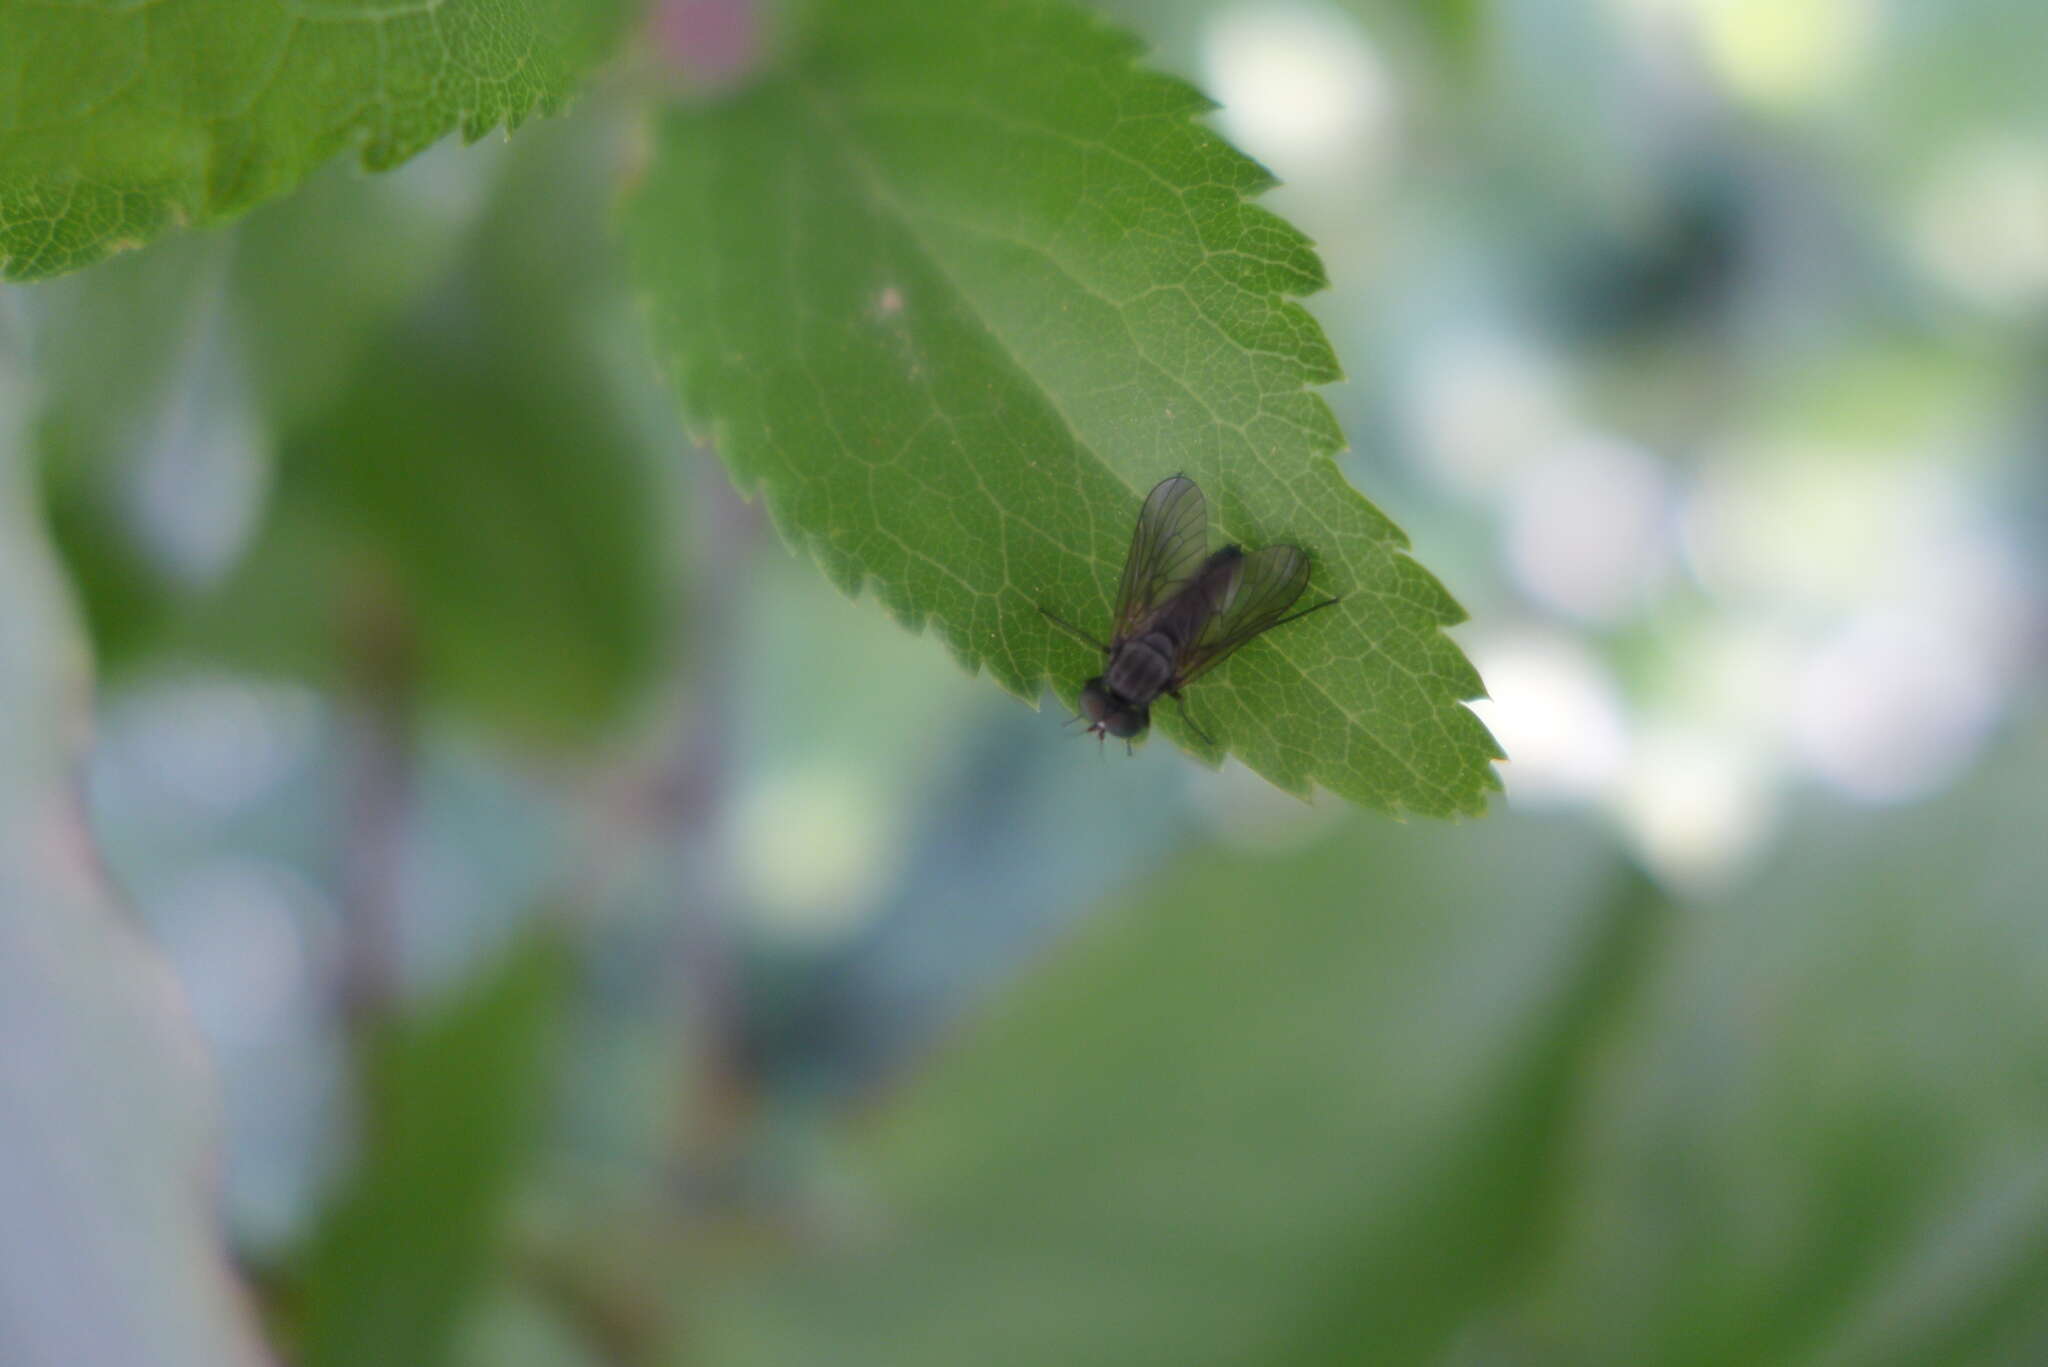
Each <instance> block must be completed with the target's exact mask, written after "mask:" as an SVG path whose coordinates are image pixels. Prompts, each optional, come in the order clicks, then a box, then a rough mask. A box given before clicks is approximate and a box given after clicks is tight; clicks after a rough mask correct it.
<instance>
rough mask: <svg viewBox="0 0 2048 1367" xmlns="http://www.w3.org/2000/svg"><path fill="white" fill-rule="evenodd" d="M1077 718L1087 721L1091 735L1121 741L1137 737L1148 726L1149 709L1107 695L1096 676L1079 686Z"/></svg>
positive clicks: (1104, 687) (1150, 719)
mask: <svg viewBox="0 0 2048 1367" xmlns="http://www.w3.org/2000/svg"><path fill="white" fill-rule="evenodd" d="M1081 715H1082V717H1084V718H1085V719H1086V720H1087V722H1088V730H1089V732H1090V733H1091V734H1093V735H1097V736H1104V737H1107V736H1115V737H1116V738H1117V739H1118V740H1124V741H1127V740H1130V739H1131V738H1132V737H1133V736H1136V735H1139V734H1141V733H1142V732H1143V731H1144V730H1145V728H1146V727H1147V726H1150V725H1151V724H1152V709H1151V708H1149V707H1147V706H1146V705H1145V704H1143V703H1137V702H1128V701H1126V700H1124V699H1123V698H1119V697H1118V696H1117V695H1116V694H1114V693H1112V692H1110V691H1109V688H1108V686H1107V685H1105V684H1104V683H1103V682H1102V679H1101V676H1099V675H1098V676H1097V677H1095V678H1093V679H1090V680H1089V681H1088V682H1087V683H1085V684H1082V685H1081Z"/></svg>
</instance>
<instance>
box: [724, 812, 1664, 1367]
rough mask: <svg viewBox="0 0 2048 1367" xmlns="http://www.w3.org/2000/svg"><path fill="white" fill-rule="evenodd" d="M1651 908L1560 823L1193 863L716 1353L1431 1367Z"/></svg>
mask: <svg viewBox="0 0 2048 1367" xmlns="http://www.w3.org/2000/svg"><path fill="white" fill-rule="evenodd" d="M1276 889H1285V890H1286V891H1285V894H1284V895H1277V894H1276ZM1656 906H1657V904H1656V900H1655V899H1654V898H1652V897H1649V896H1648V895H1646V893H1645V892H1644V890H1643V889H1642V887H1641V886H1640V884H1639V883H1637V882H1635V881H1634V880H1633V879H1632V877H1630V876H1627V875H1624V874H1623V873H1622V871H1621V867H1620V865H1619V863H1618V861H1617V860H1616V859H1615V857H1614V856H1613V854H1612V853H1611V852H1610V851H1609V850H1608V849H1607V848H1606V847H1604V846H1603V845H1601V844H1600V843H1598V842H1596V841H1593V840H1591V839H1589V838H1588V837H1587V836H1586V835H1585V834H1584V833H1583V831H1582V830H1581V829H1579V828H1576V827H1573V826H1569V825H1566V824H1563V823H1559V822H1554V821H1553V822H1536V821H1526V820H1512V821H1501V822H1498V823H1489V824H1488V825H1486V826H1483V827H1479V828H1476V829H1473V830H1469V831H1445V830H1413V829H1401V828H1391V827H1388V826H1386V825H1384V824H1374V823H1366V822H1364V821H1360V820H1353V821H1351V822H1348V823H1347V824H1345V825H1343V826H1342V827H1341V828H1340V829H1339V830H1338V832H1336V833H1335V834H1333V835H1332V836H1330V837H1328V838H1326V839H1325V840H1323V841H1322V842H1321V843H1319V844H1318V845H1316V846H1315V847H1314V848H1312V849H1310V850H1308V851H1306V852H1304V853H1301V854H1299V855H1286V856H1270V855H1220V854H1210V855H1204V856H1200V857H1198V858H1196V859H1195V860H1194V861H1193V862H1192V864H1191V865H1190V866H1188V867H1186V868H1183V869H1180V870H1178V871H1176V872H1175V873H1174V874H1172V875H1171V876H1170V877H1167V878H1165V879H1163V880H1160V881H1159V882H1158V883H1157V885H1156V886H1153V887H1151V888H1149V889H1148V890H1147V891H1146V892H1145V893H1144V894H1143V895H1142V896H1141V897H1140V899H1139V900H1138V902H1137V903H1136V904H1135V905H1133V906H1131V907H1128V908H1127V909H1125V910H1123V911H1120V912H1115V913H1112V914H1111V917H1110V919H1109V921H1108V922H1107V923H1106V924H1099V925H1098V926H1096V927H1095V928H1094V929H1093V930H1092V931H1090V932H1088V933H1087V934H1086V936H1085V938H1084V940H1083V942H1082V943H1079V944H1076V945H1074V946H1072V947H1071V948H1069V949H1068V950H1067V951H1066V952H1065V953H1064V954H1062V955H1061V956H1060V957H1059V959H1058V960H1057V961H1056V962H1054V963H1053V964H1051V965H1050V966H1049V967H1048V968H1047V969H1046V970H1045V971H1044V972H1043V974H1042V975H1041V976H1039V977H1038V978H1036V979H1035V980H1033V981H1031V982H1029V983H1027V984H1026V985H1024V987H1023V988H1022V989H1021V990H1020V991H1018V992H1016V993H1015V994H1014V995H1012V996H1011V997H1010V998H1009V999H1008V1000H1007V1001H1005V1002H1003V1003H1001V1004H1000V1005H999V1006H998V1007H997V1009H996V1011H995V1013H994V1017H993V1019H991V1020H989V1021H987V1022H985V1023H984V1024H982V1025H981V1026H980V1027H979V1028H978V1029H976V1030H974V1031H973V1032H972V1033H971V1034H970V1036H969V1037H968V1038H967V1039H965V1040H964V1041H961V1042H959V1043H958V1044H956V1045H954V1046H953V1047H952V1048H951V1049H949V1050H948V1051H947V1053H946V1056H945V1057H944V1058H943V1059H942V1060H941V1061H940V1062H939V1064H938V1065H937V1067H936V1069H935V1071H934V1072H933V1073H932V1074H931V1075H930V1076H928V1077H926V1078H924V1079H922V1080H920V1081H919V1083H918V1084H917V1085H916V1087H915V1090H914V1092H913V1093H912V1094H911V1095H910V1096H909V1097H908V1098H907V1099H906V1101H905V1102H904V1103H903V1106H902V1109H901V1110H900V1112H898V1113H896V1114H892V1115H891V1116H889V1117H888V1118H887V1119H886V1121H885V1122H884V1123H883V1125H882V1129H881V1132H880V1134H879V1135H877V1136H876V1139H875V1168H876V1170H877V1173H878V1176H877V1186H878V1188H879V1191H878V1192H877V1197H878V1199H879V1200H880V1201H881V1202H882V1203H883V1204H882V1208H881V1210H880V1211H879V1212H878V1214H877V1219H876V1227H875V1228H873V1229H871V1230H868V1231H865V1233H864V1234H863V1235H858V1236H855V1237H852V1238H850V1239H848V1240H847V1243H846V1246H845V1247H844V1248H843V1249H842V1250H841V1251H840V1255H839V1256H838V1257H836V1258H834V1257H825V1258H817V1259H812V1260H810V1261H809V1262H807V1263H806V1264H805V1265H804V1266H802V1267H801V1268H799V1269H798V1270H797V1271H796V1272H795V1273H793V1274H792V1275H790V1276H789V1277H788V1278H787V1281H786V1283H783V1284H779V1285H778V1287H777V1288H776V1289H775V1290H773V1291H770V1292H767V1293H764V1294H761V1295H759V1296H758V1297H757V1298H755V1299H753V1300H752V1301H751V1302H750V1303H749V1304H748V1306H747V1310H746V1312H745V1313H743V1314H741V1315H739V1316H737V1317H736V1318H735V1320H733V1321H729V1322H728V1324H727V1325H726V1328H727V1329H728V1330H729V1331H730V1332H729V1335H728V1336H722V1337H721V1338H719V1339H718V1340H717V1341H716V1342H717V1344H718V1351H717V1352H715V1353H713V1354H712V1355H711V1360H712V1361H718V1362H724V1361H735V1362H755V1361H758V1362H763V1363H771V1362H814V1361H832V1362H835V1363H841V1364H859V1363H869V1362H872V1363H888V1364H892V1367H914V1364H920V1363H934V1364H937V1363H956V1362H967V1361H975V1362H980V1361H990V1362H1015V1363H1044V1362H1058V1363H1063V1364H1076V1365H1077V1367H1078V1365H1079V1364H1088V1363H1098V1362H1099V1363H1117V1364H1129V1363H1152V1362H1158V1363H1175V1364H1181V1365H1182V1367H1187V1365H1189V1364H1198V1363H1247V1364H1249V1363H1259V1364H1272V1363H1289V1364H1295V1363H1313V1362H1332V1363H1335V1362H1356V1361H1360V1360H1362V1359H1363V1360H1370V1361H1374V1362H1385V1363H1398V1362H1411V1361H1413V1362H1425V1361H1431V1360H1434V1359H1435V1358H1436V1357H1437V1356H1439V1355H1440V1354H1441V1353H1442V1351H1443V1349H1444V1348H1445V1346H1446V1344H1447V1343H1448V1342H1449V1340H1450V1338H1451V1336H1452V1334H1453V1333H1454V1332H1455V1331H1456V1330H1457V1329H1458V1328H1459V1327H1460V1326H1461V1325H1462V1323H1463V1322H1464V1321H1465V1320H1466V1319H1467V1318H1468V1317H1470V1316H1471V1315H1473V1314H1474V1313H1476V1311H1477V1310H1479V1309H1481V1308H1483V1307H1485V1306H1487V1305H1489V1304H1491V1303H1492V1301H1493V1300H1494V1299H1495V1298H1496V1297H1498V1296H1499V1295H1500V1294H1502V1292H1503V1291H1504V1289H1505V1288H1506V1287H1507V1286H1508V1285H1509V1284H1510V1283H1511V1282H1512V1281H1513V1279H1514V1278H1515V1277H1516V1276H1517V1275H1518V1274H1519V1273H1520V1272H1522V1271H1523V1270H1524V1269H1525V1267H1526V1265H1527V1262H1528V1260H1529V1257H1530V1255H1531V1254H1532V1253H1533V1252H1534V1251H1536V1247H1537V1243H1536V1240H1535V1237H1534V1234H1533V1231H1535V1230H1537V1229H1539V1228H1540V1227H1541V1225H1540V1222H1541V1220H1542V1219H1544V1218H1547V1217H1548V1215H1549V1214H1550V1207H1551V1202H1552V1200H1553V1198H1554V1196H1555V1194H1556V1191H1555V1187H1554V1184H1553V1182H1552V1179H1551V1177H1550V1176H1549V1174H1551V1173H1552V1172H1554V1170H1555V1159H1556V1156H1557V1153H1558V1150H1559V1148H1560V1146H1561V1144H1562V1142H1563V1141H1564V1139H1565V1138H1566V1137H1567V1136H1568V1135H1569V1133H1570V1126H1571V1124H1572V1122H1573V1120H1574V1118H1575V1114H1576V1109H1577V1104H1578V1102H1579V1101H1580V1100H1581V1098H1582V1094H1583V1092H1584V1089H1585V1088H1586V1086H1587V1084H1588V1080H1589V1077H1590V1071H1589V1063H1590V1061H1591V1060H1592V1059H1593V1058H1594V1057H1596V1056H1597V1051H1598V1050H1599V1048H1600V1047H1602V1045H1603V1044H1604V1042H1605V1033H1604V1027H1605V1026H1607V1025H1608V1024H1609V1023H1611V1021H1612V1020H1613V1019H1614V1017H1615V1014H1616V1007H1617V1005H1618V1004H1619V1003H1620V1001H1621V1000H1622V997H1621V994H1622V993H1623V992H1625V991H1626V990H1627V989H1628V988H1629V987H1631V986H1632V985H1633V984H1634V983H1636V982H1637V981H1638V980H1639V979H1640V978H1641V976H1642V974H1643V971H1644V968H1645V964H1646V950H1647V949H1648V947H1649V946H1650V945H1651V944H1652V943H1653V940H1652V939H1651V937H1650V935H1649V934H1648V932H1651V931H1654V930H1655V929H1657V927H1658V925H1659V924H1660V923H1659V920H1658V918H1657V916H1656Z"/></svg>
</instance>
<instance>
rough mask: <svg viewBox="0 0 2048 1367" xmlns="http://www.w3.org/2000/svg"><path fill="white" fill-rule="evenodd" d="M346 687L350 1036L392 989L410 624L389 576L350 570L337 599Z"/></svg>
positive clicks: (408, 737) (383, 1008)
mask: <svg viewBox="0 0 2048 1367" xmlns="http://www.w3.org/2000/svg"><path fill="white" fill-rule="evenodd" d="M341 635H342V646H343V649H344V651H345V652H346V657H347V658H346V674H347V678H348V680H349V692H348V695H347V697H346V699H345V700H344V704H343V707H344V718H343V725H344V727H345V730H346V734H347V736H348V741H347V744H348V754H347V757H346V760H345V765H346V771H347V779H346V782H347V785H348V790H347V799H346V802H347V805H346V809H345V816H344V828H343V831H342V853H341V859H342V867H341V901H342V915H343V931H344V937H345V938H344V944H343V949H342V954H343V957H342V972H341V984H340V987H341V1005H342V1011H343V1014H344V1015H345V1017H346V1018H347V1021H348V1024H349V1029H350V1032H351V1034H352V1035H353V1036H354V1037H355V1038H356V1040H357V1043H358V1045H362V1044H364V1043H366V1042H367V1037H368V1036H369V1035H370V1034H371V1033H373V1032H374V1029H375V1027H376V1026H377V1025H378V1024H379V1023H380V1022H382V1021H383V1020H385V1019H386V1018H387V1017H388V1016H389V1015H390V1012H391V1009H392V1004H393V1002H394V1001H395V1000H396V998H397V995H398V888H399V874H400V869H401V868H402V866H403V861H404V856H405V832H406V826H407V823H408V820H409V816H410V812H411V806H412V778H413V774H412V712H413V699H414V692H415V685H416V677H417V670H416V663H415V651H414V641H413V631H412V624H411V622H410V621H409V620H408V618H407V616H406V612H405V608H404V604H403V602H402V600H401V598H400V596H399V594H398V591H397V589H396V587H395V586H394V585H393V584H392V582H391V580H390V578H389V576H388V575H386V574H385V573H383V572H382V570H381V569H380V568H371V569H369V570H367V571H366V572H365V573H363V574H361V575H359V576H358V577H357V579H356V582H355V584H354V585H353V590H352V592H351V593H350V594H349V596H348V598H347V601H346V603H345V604H344V608H343V620H342V623H341Z"/></svg>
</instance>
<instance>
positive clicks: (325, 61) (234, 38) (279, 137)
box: [0, 0, 623, 280]
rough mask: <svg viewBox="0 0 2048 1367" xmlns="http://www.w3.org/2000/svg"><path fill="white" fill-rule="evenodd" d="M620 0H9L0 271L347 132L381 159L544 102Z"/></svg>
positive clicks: (51, 267)
mask: <svg viewBox="0 0 2048 1367" xmlns="http://www.w3.org/2000/svg"><path fill="white" fill-rule="evenodd" d="M622 10H623V6H622V5H620V4H618V3H615V2H614V0H438V2H434V3H429V2H427V0H411V2H409V3H401V4H396V5H366V4H363V3H360V0H300V3H293V4H276V3H272V0H163V3H158V4H132V5H83V4H56V5H53V4H45V3H40V0H0V278H11V279H16V280H28V279H34V278H36V277H39V276H46V275H54V274H57V273H58V272H61V271H68V270H75V269H77V268H78V267H80V266H84V265H87V264H90V263H91V262H93V261H96V260H98V259H99V258H101V257H103V256H105V255H107V253H109V252H111V251H115V250H118V249H120V248H124V247H133V246H137V245H140V244H141V243H144V242H147V241H149V240H150V239H152V238H154V237H156V236H158V235H159V234H160V233H162V232H163V231H164V230H165V229H166V228H169V227H172V226H177V225H184V224H205V223H211V222H215V221H217V220H219V219H222V218H226V217H228V216H231V215H233V214H237V213H240V212H241V211H243V210H245V209H247V208H249V207H250V206H251V205H254V204H257V203H260V202H261V201H263V200H265V199H269V198H271V197H273V196H276V195H279V194H282V193H284V192H285V191H287V190H289V189H291V188H292V187H294V186H295V185H297V184H298V183H299V181H300V180H301V179H303V178H304V177H305V176H306V174H307V173H308V172H309V171H311V170H312V169H313V168H314V167H315V166H317V165H319V164H320V163H321V162H323V161H325V160H327V159H328V158H329V157H331V156H333V155H335V154H336V153H337V152H341V151H344V150H347V149H351V148H352V149H355V150H356V151H357V152H358V154H359V155H360V157H361V159H362V163H363V165H364V166H366V167H368V168H369V169H371V170H382V169H384V168H386V167H390V166H393V165H396V164H397V163H399V162H401V161H404V160H405V159H406V158H408V157H411V156H412V155H414V154H415V153H417V152H419V151H420V150H421V149H422V148H424V147H426V146H427V145H428V144H429V143H431V142H434V141H435V140H437V139H439V138H441V137H443V136H445V135H446V134H447V133H449V132H450V131H452V130H457V129H459V130H460V131H461V133H462V135H463V137H465V138H467V139H470V140H472V141H473V140H475V139H477V138H480V137H482V136H483V135H484V134H485V133H486V132H488V131H489V130H490V129H492V128H494V127H497V126H499V125H504V126H505V127H508V128H509V127H515V126H517V125H518V124H519V123H520V122H522V121H523V120H524V119H526V118H527V116H529V115H530V114H533V113H535V112H542V113H546V112H550V111H552V110H553V109H554V108H556V107H557V106H558V105H559V104H560V103H561V102H562V100H563V99H564V98H565V97H567V96H568V95H570V94H571V93H573V92H574V90H575V89H576V87H577V85H578V83H579V80H580V78H581V77H582V75H583V73H584V71H585V70H586V69H587V68H588V66H589V65H590V63H591V62H592V61H593V60H594V59H595V58H596V57H597V56H598V55H599V54H600V52H601V50H602V48H603V46H604V44H605V41H606V39H607V37H608V35H609V33H610V32H611V31H612V30H613V29H615V28H616V26H617V22H618V20H619V18H620V17H621V13H622Z"/></svg>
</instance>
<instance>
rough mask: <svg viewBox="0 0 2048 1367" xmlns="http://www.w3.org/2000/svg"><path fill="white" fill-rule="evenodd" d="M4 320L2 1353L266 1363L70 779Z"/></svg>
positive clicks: (168, 1012)
mask: <svg viewBox="0 0 2048 1367" xmlns="http://www.w3.org/2000/svg"><path fill="white" fill-rule="evenodd" d="M7 322H8V319H7V316H6V314H5V313H0V1115H4V1117H5V1119H4V1121H0V1210H4V1211H5V1217H4V1218H0V1345H4V1347H0V1356H4V1357H5V1359H6V1361H7V1363H8V1364H9V1367H70V1364H75V1363H99V1362H106V1363H115V1362H123V1363H125V1362H137V1363H140V1362H149V1363H161V1364H164V1367H239V1365H240V1364H255V1363H257V1362H259V1361H262V1360H263V1354H262V1351H261V1348H260V1347H259V1345H258V1344H257V1343H256V1342H255V1338H254V1335H253V1334H252V1332H251V1331H250V1327H249V1323H248V1319H247V1316H246V1314H245V1311H244V1307H243V1305H242V1304H241V1296H240V1290H239V1288H238V1286H237V1285H236V1282H235V1278H234V1273H233V1271H232V1269H231V1268H230V1266H229V1263H228V1260H227V1257H226V1250H225V1247H224V1241H223V1239H222V1236H221V1230H220V1225H219V1221H218V1218H217V1215H216V1212H215V1209H214V1199H213V1198H214V1189H213V1182H212V1180H211V1178H210V1174H211V1173H212V1172H213V1171H214V1170H215V1168H216V1167H217V1163H218V1155H217V1153H216V1152H215V1148H214V1144H215V1133H216V1129H217V1126H218V1117H217V1116H216V1115H215V1114H214V1113H213V1110H212V1096H213V1080H212V1078H211V1077H210V1075H209V1073H208V1070H207V1066H206V1062H205V1060H204V1058H203V1057H202V1054H201V1049H200V1045H199V1041H198V1038H197V1035H196V1033H195V1032H194V1030H193V1028H192V1022H191V1020H190V1018H189V1017H188V1016H187V1015H186V1012H185V1009H184V1005H183V1002H182V1000H181V998H180V996H179V994H178V993H177V992H176V991H175V990H174V988H173V986H172V983H171V980H170V978H169V976H168V974H167V973H166V971H165V968H164V965H163V963H162V962H161V960H159V959H158V958H157V956H156V955H155V953H154V952H153V950H152V949H151V948H150V947H149V946H148V945H147V944H145V943H144V941H143V940H142V939H141V937H140V936H138V935H137V934H136V932H135V927H134V924H133V922H132V920H131V919H130V918H129V917H128V916H127V915H126V914H125V911H124V908H123V907H122V906H121V905H120V902H119V900H118V899H117V897H116V896H115V894H114V892H113V890H112V889H111V888H109V887H108V885H107V882H106V879H105V876H104V872H103V870H102V869H101V866H100V864H99V860H98V856H97V855H96V853H95V851H94V849H93V844H92V838H91V835H90V833H89V832H88V831H87V830H86V829H85V822H84V803H83V800H82V797H81V795H80V794H79V792H78V791H77V784H78V774H79V770H80V768H81V758H82V756H81V752H82V750H83V748H84V745H85V741H86V737H87V727H86V725H85V718H86V716H87V713H88V709H89V707H90V693H91V677H90V672H89V670H88V669H87V667H86V651H85V648H84V644H83V637H82V632H81V630H80V628H79V624H78V622H77V621H76V619H75V618H74V617H73V615H72V611H71V603H70V596H69V594H68V593H67V591H66V587H65V585H64V583H63V581H62V579H61V576H60V574H59V571H58V568H57V564H56V559H55V556H54V555H53V553H52V550H51V546H50V543H49V541H48V539H47V538H46V537H45V535H44V533H43V528H42V527H41V526H40V525H39V523H38V519H37V516H36V500H35V498H34V497H33V483H32V480H31V479H30V469H29V462H28V460H27V459H26V458H25V456H24V455H23V454H22V452H23V451H24V449H25V443H24V442H23V441H22V433H20V432H19V431H17V430H15V429H16V426H17V424H16V417H17V415H18V414H20V413H21V412H22V411H23V409H24V408H25V405H24V404H22V403H21V402H20V400H21V395H22V389H23V385H22V382H21V381H20V379H19V378H18V375H17V373H16V370H15V366H14V363H13V362H14V357H13V356H12V355H11V354H10V352H11V351H12V346H11V345H10V338H9V337H8V336H7V335H6V324H7Z"/></svg>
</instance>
